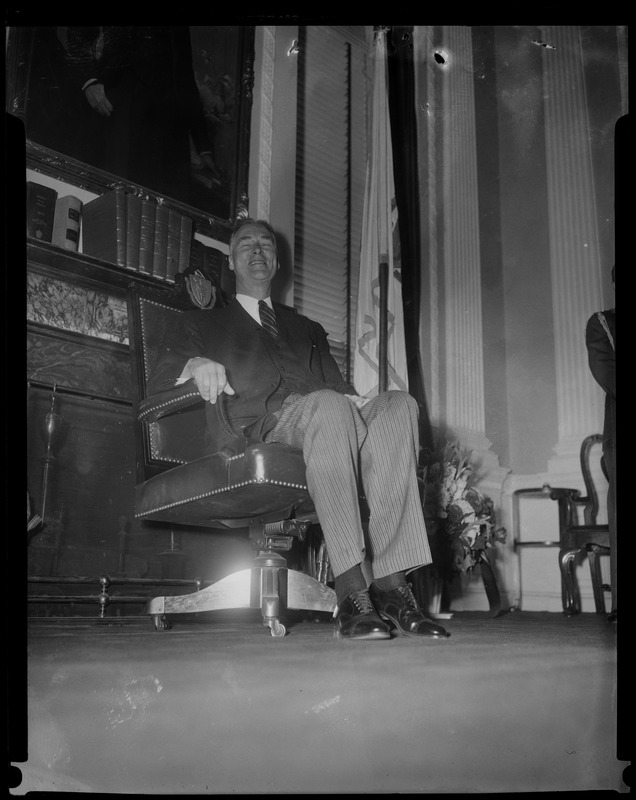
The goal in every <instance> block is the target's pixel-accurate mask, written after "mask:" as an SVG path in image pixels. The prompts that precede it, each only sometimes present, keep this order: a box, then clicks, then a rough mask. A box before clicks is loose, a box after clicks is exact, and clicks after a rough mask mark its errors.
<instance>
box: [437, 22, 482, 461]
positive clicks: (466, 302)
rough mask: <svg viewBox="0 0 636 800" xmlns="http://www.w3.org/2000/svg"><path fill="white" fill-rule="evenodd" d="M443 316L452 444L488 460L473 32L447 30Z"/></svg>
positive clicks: (447, 398)
mask: <svg viewBox="0 0 636 800" xmlns="http://www.w3.org/2000/svg"><path fill="white" fill-rule="evenodd" d="M443 41H444V43H445V46H444V52H442V53H441V56H442V57H443V58H444V59H445V64H444V67H443V81H444V84H443V119H444V122H443V139H442V142H439V143H438V152H439V149H440V148H442V149H443V163H444V190H443V198H444V199H443V207H444V212H443V213H444V295H445V302H444V314H445V338H446V357H445V370H446V422H447V425H448V429H449V434H450V435H451V436H456V437H457V438H459V439H461V441H462V442H463V443H465V444H466V445H467V446H468V447H471V448H472V449H474V450H478V451H482V452H483V453H485V452H486V451H487V450H488V448H489V447H490V442H489V441H488V439H487V438H486V435H485V411H484V371H483V357H482V351H483V337H482V308H481V275H480V254H479V213H478V212H479V209H478V191H477V146H476V133H475V98H474V92H473V69H472V42H471V34H470V28H469V27H460V26H452V27H445V28H444V36H443Z"/></svg>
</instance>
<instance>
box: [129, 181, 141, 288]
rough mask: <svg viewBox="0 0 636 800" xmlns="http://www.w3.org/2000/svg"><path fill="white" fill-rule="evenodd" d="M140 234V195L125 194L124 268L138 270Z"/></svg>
mask: <svg viewBox="0 0 636 800" xmlns="http://www.w3.org/2000/svg"><path fill="white" fill-rule="evenodd" d="M140 236H141V197H140V196H139V195H137V194H127V195H126V268H127V269H131V270H134V271H135V272H137V271H138V270H139V241H140Z"/></svg>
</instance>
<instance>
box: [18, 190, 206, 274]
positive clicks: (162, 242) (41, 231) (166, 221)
mask: <svg viewBox="0 0 636 800" xmlns="http://www.w3.org/2000/svg"><path fill="white" fill-rule="evenodd" d="M80 228H81V239H82V252H83V253H85V254H86V255H89V256H94V257H95V258H100V259H102V260H103V261H109V262H110V263H112V264H116V265H117V266H119V267H123V268H125V269H129V270H132V271H134V272H139V273H141V274H143V275H151V276H153V277H155V278H159V279H161V280H166V281H171V282H174V280H175V275H176V274H177V273H178V272H183V271H184V270H185V269H187V267H188V266H190V259H191V256H193V253H192V246H193V242H194V239H193V222H192V219H191V218H190V217H188V216H186V215H185V214H181V213H180V212H178V211H176V210H175V209H172V208H168V207H167V206H166V205H164V204H163V203H158V202H156V201H155V200H153V199H151V198H148V197H145V196H142V195H137V194H133V193H129V192H124V191H123V190H122V189H114V190H112V191H109V192H106V193H105V194H103V195H100V196H99V197H97V198H95V199H94V200H91V201H90V202H88V203H83V204H82V202H81V201H80V200H79V198H77V197H74V196H72V195H66V196H64V197H58V193H57V191H56V190H55V189H53V188H51V187H48V186H44V185H42V184H38V183H35V182H31V181H29V182H27V235H29V236H32V237H34V238H36V239H40V240H41V241H47V242H51V243H53V244H56V245H57V246H59V247H63V248H65V249H67V250H74V251H77V250H78V249H79V242H80ZM198 244H201V243H198ZM196 250H197V254H196V260H197V261H198V260H201V259H202V258H204V256H205V254H202V251H201V248H200V247H199V246H198V245H197V248H196ZM206 250H210V251H212V252H214V253H216V251H214V250H213V248H206ZM210 255H211V254H210ZM205 257H207V256H205Z"/></svg>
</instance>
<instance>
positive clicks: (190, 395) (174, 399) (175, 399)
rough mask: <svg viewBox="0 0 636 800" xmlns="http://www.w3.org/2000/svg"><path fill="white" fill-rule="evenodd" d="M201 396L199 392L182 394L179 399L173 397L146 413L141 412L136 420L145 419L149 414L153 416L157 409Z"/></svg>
mask: <svg viewBox="0 0 636 800" xmlns="http://www.w3.org/2000/svg"><path fill="white" fill-rule="evenodd" d="M200 396H201V395H200V394H199V392H188V393H187V394H182V395H181V396H180V397H174V398H172V400H166V401H165V402H163V403H158V404H157V405H155V406H154V407H153V408H149V409H147V410H146V411H142V412H141V413H140V414H139V417H138V419H140V420H143V418H144V417H147V416H148V415H149V414H154V412H155V411H156V410H157V409H158V408H167V407H168V406H171V405H174V404H175V403H182V402H183V401H184V400H185V399H186V398H188V397H200Z"/></svg>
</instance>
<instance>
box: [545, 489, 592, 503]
mask: <svg viewBox="0 0 636 800" xmlns="http://www.w3.org/2000/svg"><path fill="white" fill-rule="evenodd" d="M547 488H548V491H549V495H550V500H557V501H558V500H561V499H564V500H567V501H568V502H572V503H580V502H583V503H586V502H587V497H581V492H580V491H579V490H578V489H564V488H562V487H560V486H559V487H556V486H548V487H547Z"/></svg>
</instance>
